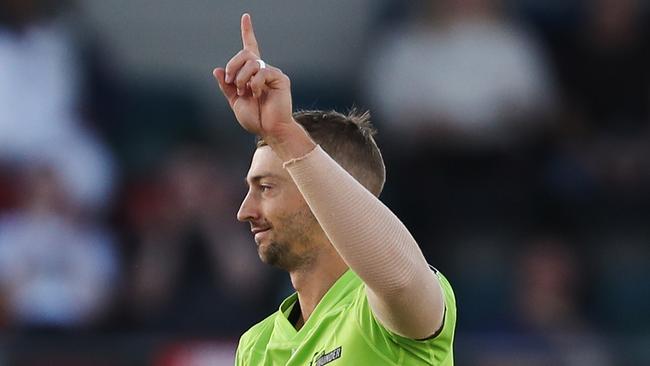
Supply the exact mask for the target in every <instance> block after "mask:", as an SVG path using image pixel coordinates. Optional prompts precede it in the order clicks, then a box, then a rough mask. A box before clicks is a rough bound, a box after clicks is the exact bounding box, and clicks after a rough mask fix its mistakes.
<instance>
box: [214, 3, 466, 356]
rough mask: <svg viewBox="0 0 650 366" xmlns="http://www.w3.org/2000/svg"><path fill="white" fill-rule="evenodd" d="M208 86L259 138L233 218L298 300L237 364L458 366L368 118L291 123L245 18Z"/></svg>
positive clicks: (442, 283)
mask: <svg viewBox="0 0 650 366" xmlns="http://www.w3.org/2000/svg"><path fill="white" fill-rule="evenodd" d="M241 31H242V41H243V49H242V50H241V51H240V52H239V53H238V54H237V55H235V56H234V57H233V58H232V59H231V60H230V61H229V62H228V64H227V65H226V67H225V69H224V68H217V69H215V70H214V76H215V78H216V79H217V81H218V83H219V86H220V88H221V90H222V92H223V93H224V95H225V97H226V99H227V100H228V103H229V104H230V107H231V108H232V110H233V112H234V113H235V117H236V118H237V120H238V122H239V124H240V125H241V126H242V127H243V128H244V129H245V130H247V131H248V132H250V133H253V134H255V135H257V136H259V138H260V140H259V143H258V148H257V150H256V151H255V154H254V155H253V160H252V163H251V167H250V170H249V172H248V175H247V177H246V181H247V183H248V185H249V190H248V194H247V195H246V198H245V199H244V202H243V203H242V205H241V208H240V210H239V213H238V214H237V218H238V219H239V220H241V221H248V222H249V223H250V225H251V231H252V232H253V234H254V235H255V242H256V243H257V248H258V253H259V256H260V258H261V259H262V261H264V262H266V263H268V264H272V265H275V266H278V267H280V268H282V269H284V270H286V271H288V272H289V275H290V277H291V282H292V284H293V286H294V288H295V289H296V293H295V294H293V295H292V296H290V297H289V298H287V299H286V300H285V301H284V302H283V303H282V304H281V306H280V309H279V311H278V312H276V313H275V314H273V315H271V316H270V317H268V318H267V319H265V320H263V321H262V322H260V323H259V324H257V325H255V326H254V327H253V328H251V329H250V330H249V331H248V332H246V333H245V334H244V335H243V336H242V338H241V340H240V343H239V347H238V349H237V357H236V358H237V359H236V363H237V365H254V366H258V365H290V366H293V365H301V366H303V365H304V366H322V365H325V364H330V363H331V364H332V365H453V356H452V342H453V336H454V326H455V322H456V307H455V299H454V295H453V292H452V290H451V287H450V285H449V283H448V282H447V280H446V279H445V278H444V277H443V276H442V275H441V274H440V273H438V272H437V271H435V270H433V269H431V268H430V267H429V265H428V264H427V262H426V260H425V259H424V256H423V255H422V252H421V251H420V249H419V247H418V245H417V243H416V242H415V240H414V239H413V237H412V236H411V234H410V233H409V232H408V230H407V229H406V228H405V227H404V225H403V224H402V223H401V222H400V221H399V219H397V217H395V215H393V214H392V212H391V211H390V210H389V209H388V208H387V207H386V206H384V205H383V204H382V203H381V201H379V199H377V196H379V193H380V192H381V189H382V187H383V183H384V179H385V171H384V164H383V161H382V159H381V154H380V152H379V149H378V148H377V145H376V144H375V142H374V139H373V138H372V131H371V128H370V126H369V122H368V120H367V117H368V116H367V115H361V116H359V115H355V114H353V115H350V116H344V115H341V114H339V113H335V112H303V113H297V114H295V115H294V114H292V104H291V91H290V85H289V84H290V83H289V78H288V77H287V76H286V75H284V74H283V73H282V72H281V71H280V70H279V69H277V68H275V67H272V66H269V65H266V64H265V63H264V61H262V60H261V59H260V52H259V49H258V46H257V41H256V39H255V35H254V33H253V26H252V23H251V19H250V16H249V15H248V14H244V15H243V16H242V20H241Z"/></svg>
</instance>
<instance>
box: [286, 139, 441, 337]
mask: <svg viewBox="0 0 650 366" xmlns="http://www.w3.org/2000/svg"><path fill="white" fill-rule="evenodd" d="M285 166H286V168H287V169H288V171H289V173H290V174H291V176H292V178H293V180H294V181H295V183H296V185H297V186H298V188H299V190H300V191H301V193H302V195H303V196H304V198H305V200H306V201H307V203H308V204H309V206H310V208H311V210H312V212H313V213H314V215H315V216H316V218H317V219H318V221H319V223H320V225H321V227H322V228H323V230H324V231H325V233H326V234H327V236H328V238H329V239H330V241H331V242H332V245H333V246H334V247H335V248H336V250H337V251H338V252H339V254H340V255H341V257H342V258H343V259H344V260H345V262H346V263H347V264H348V265H349V266H350V268H352V270H354V271H355V272H356V273H357V274H358V275H359V277H361V279H362V280H363V281H364V282H365V283H366V285H367V287H368V289H369V291H368V294H369V301H370V303H371V306H372V307H373V310H374V311H375V314H376V316H377V317H378V319H379V320H380V321H382V323H383V324H384V325H385V326H387V327H388V328H389V329H391V330H393V331H395V332H397V333H400V334H402V335H405V336H411V337H413V338H417V337H420V338H421V337H426V336H428V335H430V334H431V333H433V331H435V330H436V329H432V328H436V325H439V320H440V319H441V316H440V314H441V313H442V308H443V307H444V305H443V303H442V294H441V290H440V287H439V285H438V283H437V280H436V277H435V276H434V275H433V273H432V271H431V270H430V269H429V266H428V264H427V262H426V260H425V258H424V256H423V255H422V252H421V251H420V248H419V247H418V245H417V243H416V241H415V240H414V238H413V237H412V236H411V234H410V233H409V231H408V230H407V229H406V227H405V226H404V225H403V224H402V222H401V221H400V220H399V219H398V218H397V217H396V216H395V215H394V214H393V213H392V212H391V211H390V210H389V209H388V208H387V207H386V206H385V205H384V204H383V203H382V202H381V201H380V200H379V199H377V198H376V197H375V196H374V195H372V194H371V193H370V192H369V191H368V190H366V189H365V188H364V187H363V186H362V185H361V184H360V183H358V182H357V181H356V180H355V179H354V178H353V177H352V176H351V175H350V174H348V173H347V172H346V171H345V170H344V169H343V168H341V167H340V166H339V165H338V164H337V163H336V162H335V161H334V160H333V159H332V158H331V157H330V156H329V155H327V154H326V153H325V152H324V151H323V150H322V149H321V148H320V147H317V148H316V149H314V150H313V151H311V152H310V153H309V154H307V155H306V156H304V157H301V158H298V159H294V160H291V161H289V162H287V163H285Z"/></svg>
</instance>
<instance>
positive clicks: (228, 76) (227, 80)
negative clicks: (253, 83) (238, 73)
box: [226, 74, 232, 84]
mask: <svg viewBox="0 0 650 366" xmlns="http://www.w3.org/2000/svg"><path fill="white" fill-rule="evenodd" d="M231 81H232V80H230V74H226V83H228V84H230V82H231Z"/></svg>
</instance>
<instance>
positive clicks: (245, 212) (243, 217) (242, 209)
mask: <svg viewBox="0 0 650 366" xmlns="http://www.w3.org/2000/svg"><path fill="white" fill-rule="evenodd" d="M251 196H252V195H251V192H250V191H249V192H248V193H247V194H246V197H244V200H243V201H242V203H241V206H239V211H238V212H237V220H239V221H242V222H245V221H251V220H255V219H257V218H258V217H259V213H258V210H257V205H256V204H255V200H254V199H253V197H251Z"/></svg>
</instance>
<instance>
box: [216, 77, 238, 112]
mask: <svg viewBox="0 0 650 366" xmlns="http://www.w3.org/2000/svg"><path fill="white" fill-rule="evenodd" d="M212 75H214V78H215V79H217V83H218V84H219V89H221V92H222V93H223V95H224V96H225V97H226V100H228V104H229V105H230V106H231V107H232V105H233V104H234V102H235V98H236V97H237V88H236V87H235V86H234V85H232V84H228V83H226V80H225V76H226V70H224V69H223V68H222V67H217V68H216V69H214V71H212Z"/></svg>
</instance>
